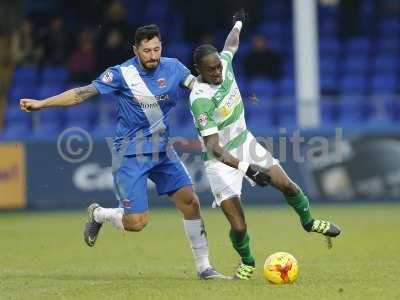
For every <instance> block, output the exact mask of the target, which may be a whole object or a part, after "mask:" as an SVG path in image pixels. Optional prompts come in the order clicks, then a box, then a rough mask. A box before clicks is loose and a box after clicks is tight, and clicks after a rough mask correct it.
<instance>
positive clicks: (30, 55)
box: [11, 19, 42, 65]
mask: <svg viewBox="0 0 400 300" xmlns="http://www.w3.org/2000/svg"><path fill="white" fill-rule="evenodd" d="M11 53H12V60H13V62H14V63H15V64H17V65H30V64H37V63H38V61H39V60H40V57H41V55H42V51H41V48H40V47H39V45H38V43H37V39H36V37H35V34H34V31H33V24H32V21H31V20H29V19H25V20H23V22H22V24H21V27H20V28H19V29H17V31H15V32H14V34H13V35H12V39H11Z"/></svg>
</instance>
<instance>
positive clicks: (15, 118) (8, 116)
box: [4, 106, 32, 127]
mask: <svg viewBox="0 0 400 300" xmlns="http://www.w3.org/2000/svg"><path fill="white" fill-rule="evenodd" d="M4 117H5V126H6V127H8V126H16V125H23V126H25V127H30V126H31V117H32V115H31V114H28V113H26V112H23V111H21V109H20V108H19V107H18V106H8V107H7V109H6V112H5V116H4Z"/></svg>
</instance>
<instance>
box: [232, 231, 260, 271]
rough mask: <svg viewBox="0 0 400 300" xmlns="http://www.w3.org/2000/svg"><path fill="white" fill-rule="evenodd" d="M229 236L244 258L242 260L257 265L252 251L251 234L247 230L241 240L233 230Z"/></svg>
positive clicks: (247, 263)
mask: <svg viewBox="0 0 400 300" xmlns="http://www.w3.org/2000/svg"><path fill="white" fill-rule="evenodd" d="M229 238H230V239H231V242H232V246H233V248H235V250H236V252H237V253H238V254H239V255H240V257H241V258H242V262H243V263H244V264H246V265H248V266H255V259H254V257H253V256H252V255H251V251H250V236H249V235H248V234H247V232H246V234H245V235H244V237H243V238H242V239H241V240H238V239H237V237H236V236H235V233H234V232H233V231H232V230H231V231H230V232H229Z"/></svg>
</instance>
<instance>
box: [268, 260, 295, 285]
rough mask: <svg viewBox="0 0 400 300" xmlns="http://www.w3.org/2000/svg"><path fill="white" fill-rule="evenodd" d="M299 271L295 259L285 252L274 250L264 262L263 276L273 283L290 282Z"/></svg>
mask: <svg viewBox="0 0 400 300" xmlns="http://www.w3.org/2000/svg"><path fill="white" fill-rule="evenodd" d="M298 273H299V266H298V264H297V260H296V259H295V258H294V256H293V255H291V254H289V253H286V252H276V253H274V254H271V255H270V256H268V257H267V259H266V260H265V263H264V276H265V278H266V279H267V280H268V281H269V282H272V283H275V284H285V283H292V282H294V281H295V280H296V278H297V275H298Z"/></svg>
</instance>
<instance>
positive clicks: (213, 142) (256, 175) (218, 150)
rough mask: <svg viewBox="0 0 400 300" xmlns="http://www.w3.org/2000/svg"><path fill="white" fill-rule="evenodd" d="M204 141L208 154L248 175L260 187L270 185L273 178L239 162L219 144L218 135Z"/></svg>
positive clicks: (263, 171)
mask: <svg viewBox="0 0 400 300" xmlns="http://www.w3.org/2000/svg"><path fill="white" fill-rule="evenodd" d="M203 141H204V145H205V146H206V148H207V152H208V153H210V154H212V155H213V158H215V159H217V160H219V161H220V162H222V163H224V164H226V165H228V166H230V167H232V168H235V169H239V170H240V171H242V172H243V174H246V175H247V176H248V177H249V178H250V179H252V180H253V181H254V182H255V183H257V184H258V185H259V186H267V185H268V184H269V183H270V181H271V177H269V176H268V175H266V174H265V171H266V170H264V169H263V168H261V167H259V166H257V165H254V164H249V163H247V162H244V161H239V160H238V159H237V158H236V157H234V156H233V155H232V154H230V153H229V152H228V151H227V150H225V149H224V148H222V147H221V146H220V144H219V138H218V134H217V133H215V134H211V135H208V136H204V137H203Z"/></svg>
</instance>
